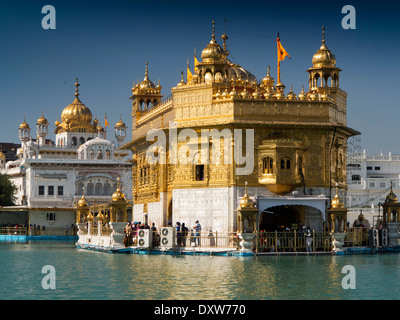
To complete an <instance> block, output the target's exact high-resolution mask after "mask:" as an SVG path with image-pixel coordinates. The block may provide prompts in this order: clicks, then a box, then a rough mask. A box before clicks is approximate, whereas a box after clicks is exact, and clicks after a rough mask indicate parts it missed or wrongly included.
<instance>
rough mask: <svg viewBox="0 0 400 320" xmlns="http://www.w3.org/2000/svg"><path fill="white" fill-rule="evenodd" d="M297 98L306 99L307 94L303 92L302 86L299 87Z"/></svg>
mask: <svg viewBox="0 0 400 320" xmlns="http://www.w3.org/2000/svg"><path fill="white" fill-rule="evenodd" d="M298 98H299V100H307V94H306V93H305V92H304V86H303V87H302V88H301V92H300V93H299V96H298Z"/></svg>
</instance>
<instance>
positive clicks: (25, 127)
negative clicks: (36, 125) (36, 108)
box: [19, 118, 29, 129]
mask: <svg viewBox="0 0 400 320" xmlns="http://www.w3.org/2000/svg"><path fill="white" fill-rule="evenodd" d="M19 128H20V129H29V124H27V123H26V121H25V118H24V122H22V123H21V124H20V125H19Z"/></svg>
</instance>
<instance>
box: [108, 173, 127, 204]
mask: <svg viewBox="0 0 400 320" xmlns="http://www.w3.org/2000/svg"><path fill="white" fill-rule="evenodd" d="M119 180H120V179H119V177H118V178H117V190H115V192H114V193H113V195H112V197H111V199H112V201H114V202H118V201H125V195H124V194H123V193H122V191H121V189H120V188H119Z"/></svg>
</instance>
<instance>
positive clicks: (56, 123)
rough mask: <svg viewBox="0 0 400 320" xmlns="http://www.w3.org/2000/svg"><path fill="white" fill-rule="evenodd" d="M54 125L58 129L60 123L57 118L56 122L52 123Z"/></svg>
mask: <svg viewBox="0 0 400 320" xmlns="http://www.w3.org/2000/svg"><path fill="white" fill-rule="evenodd" d="M54 125H55V126H56V127H58V126H59V125H60V121H58V118H57V120H56V122H54Z"/></svg>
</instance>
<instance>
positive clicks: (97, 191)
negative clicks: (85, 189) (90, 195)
mask: <svg viewBox="0 0 400 320" xmlns="http://www.w3.org/2000/svg"><path fill="white" fill-rule="evenodd" d="M101 189H102V185H101V183H100V182H98V183H96V186H95V188H94V194H95V195H96V196H101V195H102V192H101Z"/></svg>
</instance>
